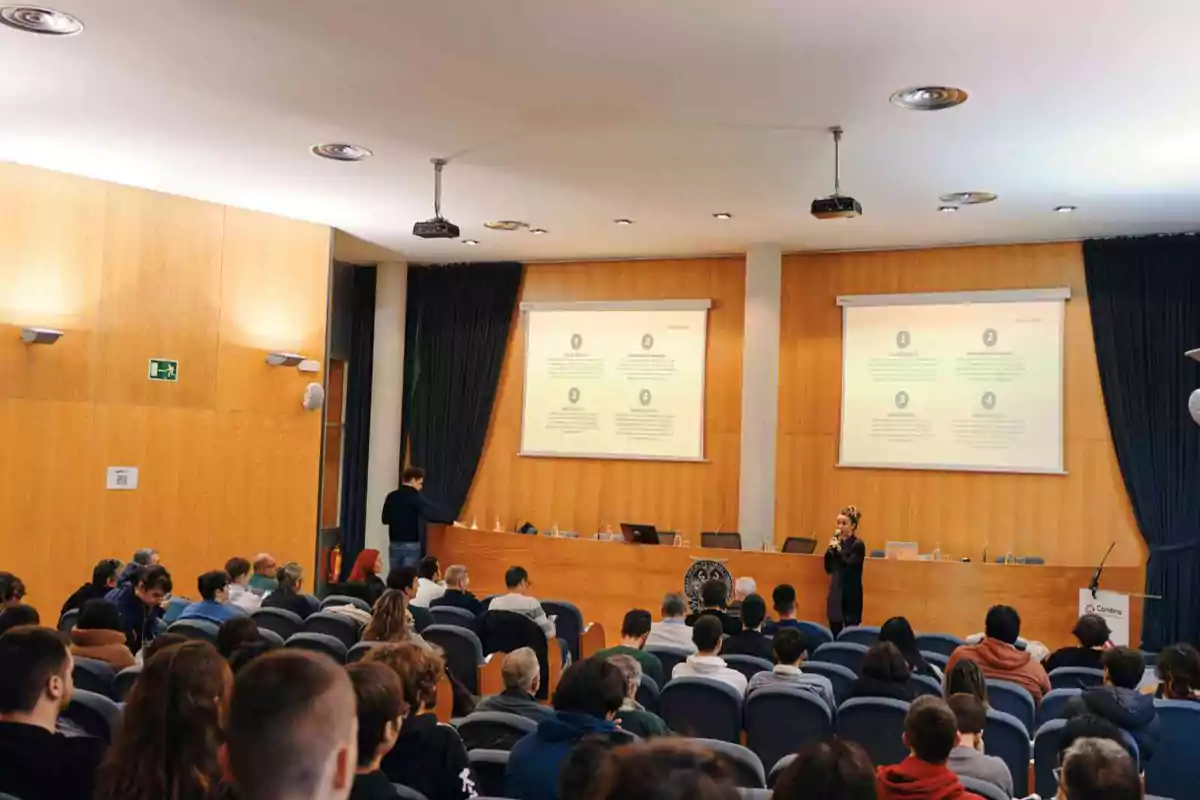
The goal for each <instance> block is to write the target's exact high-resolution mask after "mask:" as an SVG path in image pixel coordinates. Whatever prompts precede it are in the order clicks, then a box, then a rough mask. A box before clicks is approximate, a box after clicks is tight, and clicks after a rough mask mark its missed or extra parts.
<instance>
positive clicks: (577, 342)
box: [571, 333, 583, 350]
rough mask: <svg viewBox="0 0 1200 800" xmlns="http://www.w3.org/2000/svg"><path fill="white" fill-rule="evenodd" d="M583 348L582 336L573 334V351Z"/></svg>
mask: <svg viewBox="0 0 1200 800" xmlns="http://www.w3.org/2000/svg"><path fill="white" fill-rule="evenodd" d="M581 347H583V337H582V336H580V335H579V334H578V333H572V334H571V349H572V350H578V349H579V348H581Z"/></svg>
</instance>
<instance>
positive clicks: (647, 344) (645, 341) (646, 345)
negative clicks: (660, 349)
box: [642, 333, 654, 350]
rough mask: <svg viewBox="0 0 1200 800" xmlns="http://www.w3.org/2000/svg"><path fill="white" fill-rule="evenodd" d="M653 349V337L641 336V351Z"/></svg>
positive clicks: (648, 335) (646, 334)
mask: <svg viewBox="0 0 1200 800" xmlns="http://www.w3.org/2000/svg"><path fill="white" fill-rule="evenodd" d="M652 347H654V337H653V336H651V335H650V334H648V333H645V334H642V349H643V350H649V349H651V348H652Z"/></svg>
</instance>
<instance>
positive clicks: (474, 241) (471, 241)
mask: <svg viewBox="0 0 1200 800" xmlns="http://www.w3.org/2000/svg"><path fill="white" fill-rule="evenodd" d="M462 243H463V244H465V245H470V246H471V247H474V246H475V245H477V244H479V240H478V239H463V242H462Z"/></svg>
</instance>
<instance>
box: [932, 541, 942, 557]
mask: <svg viewBox="0 0 1200 800" xmlns="http://www.w3.org/2000/svg"><path fill="white" fill-rule="evenodd" d="M933 560H934V561H941V560H942V543H941V542H938V543H937V544H936V545H935V546H934V548H933Z"/></svg>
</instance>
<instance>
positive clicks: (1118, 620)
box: [1079, 589, 1129, 647]
mask: <svg viewBox="0 0 1200 800" xmlns="http://www.w3.org/2000/svg"><path fill="white" fill-rule="evenodd" d="M1084 614H1098V615H1099V616H1101V617H1103V618H1104V621H1105V622H1107V623H1108V629H1109V630H1110V631H1112V635H1111V636H1110V637H1109V641H1111V642H1112V643H1113V644H1115V645H1117V646H1119V647H1128V646H1129V595H1127V594H1121V593H1120V592H1096V596H1095V597H1092V592H1091V590H1089V589H1080V590H1079V616H1081V617H1082V616H1083V615H1084Z"/></svg>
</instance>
